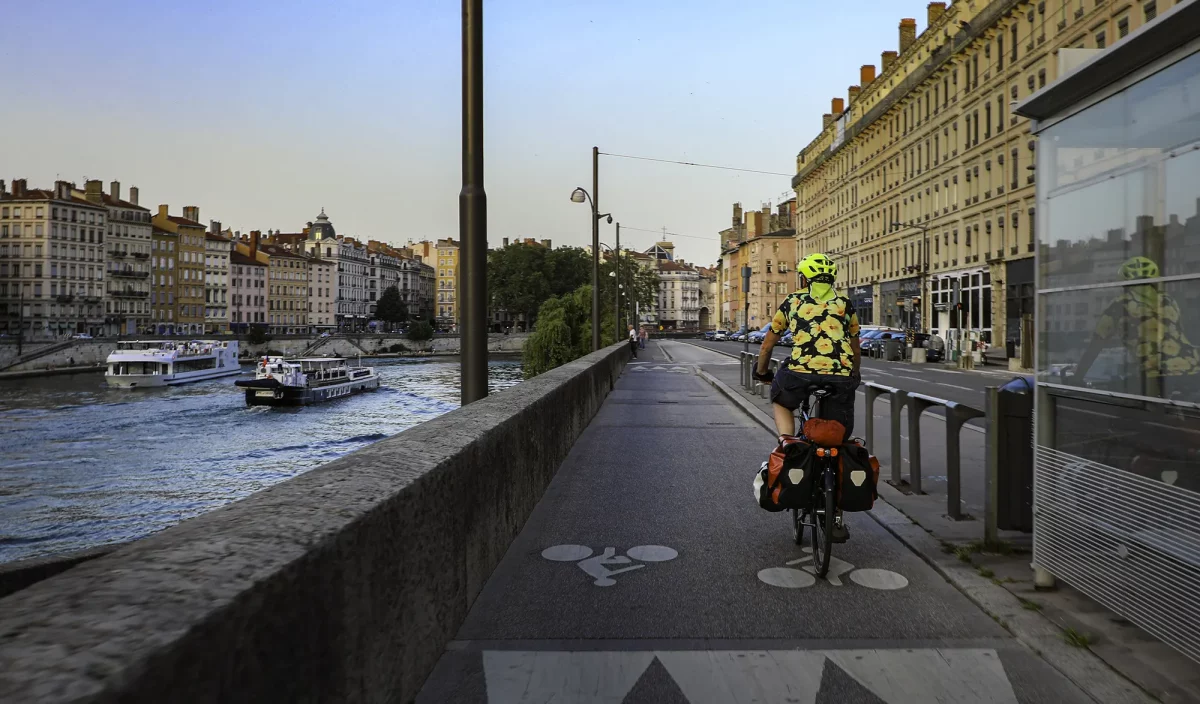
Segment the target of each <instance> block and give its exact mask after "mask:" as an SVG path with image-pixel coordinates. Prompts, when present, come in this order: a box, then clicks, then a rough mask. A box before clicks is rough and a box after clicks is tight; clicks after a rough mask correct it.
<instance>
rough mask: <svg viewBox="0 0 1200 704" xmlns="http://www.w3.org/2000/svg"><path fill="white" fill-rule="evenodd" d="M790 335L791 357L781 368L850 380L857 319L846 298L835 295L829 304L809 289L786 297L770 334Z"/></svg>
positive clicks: (772, 320)
mask: <svg viewBox="0 0 1200 704" xmlns="http://www.w3.org/2000/svg"><path fill="white" fill-rule="evenodd" d="M785 330H786V331H790V332H791V333H792V354H791V356H790V357H788V359H786V360H785V361H784V363H783V366H784V368H786V369H791V370H792V371H796V372H801V373H807V374H833V375H836V376H850V374H851V373H852V372H853V371H854V348H853V347H851V341H852V340H854V339H855V338H857V337H858V315H857V314H856V313H855V312H854V305H853V304H852V303H851V302H850V299H849V298H846V297H845V296H841V295H835V296H834V297H833V298H831V299H829V300H828V301H820V300H818V299H816V298H815V297H814V296H813V295H812V294H811V293H809V291H808V289H800V290H799V291H796V292H795V293H792V294H789V295H788V297H787V298H785V299H784V300H783V303H781V304H780V305H779V310H777V311H776V312H775V317H774V318H772V319H771V331H772V332H774V333H775V334H776V335H782V334H783V333H784V331H785Z"/></svg>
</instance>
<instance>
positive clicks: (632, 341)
mask: <svg viewBox="0 0 1200 704" xmlns="http://www.w3.org/2000/svg"><path fill="white" fill-rule="evenodd" d="M629 351H630V352H632V353H633V358H634V359H637V351H638V333H637V330H634V329H633V326H632V325H630V326H629Z"/></svg>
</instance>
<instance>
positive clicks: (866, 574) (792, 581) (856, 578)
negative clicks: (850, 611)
mask: <svg viewBox="0 0 1200 704" xmlns="http://www.w3.org/2000/svg"><path fill="white" fill-rule="evenodd" d="M804 552H806V553H808V554H807V555H806V556H805V557H801V558H799V559H796V560H791V561H789V562H786V563H784V564H787V565H799V564H801V563H803V562H810V563H811V562H812V561H813V556H812V548H810V547H806V548H804ZM816 575H817V568H816V566H815V565H811V564H808V565H804V566H803V567H801V568H799V569H796V568H794V567H768V568H767V569H765V570H759V572H758V578H759V579H760V580H762V581H763V582H765V583H767V584H769V585H771V586H772V587H783V588H784V589H802V588H804V587H811V586H813V585H814V584H816V583H817V577H816ZM842 575H846V576H847V578H848V579H849V580H850V581H851V582H854V583H855V584H857V585H859V586H860V587H866V588H868V589H881V590H884V591H891V590H894V589H903V588H905V587H907V586H908V579H907V578H906V577H905V576H904V575H902V574H899V573H898V572H893V571H891V570H880V569H874V568H870V567H867V568H863V569H855V567H854V565H852V564H850V563H849V562H846V561H845V560H839V559H837V558H836V557H833V556H830V558H829V572H828V573H826V575H825V581H827V582H829V583H830V584H831V585H833V586H835V587H840V586H843V583H842Z"/></svg>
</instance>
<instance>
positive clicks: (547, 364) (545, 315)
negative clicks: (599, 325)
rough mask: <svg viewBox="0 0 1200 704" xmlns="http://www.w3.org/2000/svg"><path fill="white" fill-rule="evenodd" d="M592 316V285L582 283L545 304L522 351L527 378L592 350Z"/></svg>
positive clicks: (523, 368)
mask: <svg viewBox="0 0 1200 704" xmlns="http://www.w3.org/2000/svg"><path fill="white" fill-rule="evenodd" d="M591 317H592V287H591V286H580V287H579V288H578V289H576V290H575V291H573V292H571V293H568V294H564V295H562V296H556V297H554V298H550V299H549V300H547V301H546V302H545V303H543V304H542V307H541V308H540V309H539V310H538V318H537V326H536V327H535V328H534V331H533V334H532V335H530V336H529V339H528V340H526V341H525V347H524V349H523V350H522V353H521V358H522V359H521V362H522V370H523V373H524V375H525V378H526V379H529V378H532V377H535V376H537V375H538V374H541V373H543V372H548V371H550V370H551V369H554V368H555V367H560V366H562V365H564V364H566V363H567V362H571V361H573V360H576V359H578V358H580V357H582V356H583V355H585V354H587V353H588V352H590V351H591V346H592V320H591Z"/></svg>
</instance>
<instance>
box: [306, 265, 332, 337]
mask: <svg viewBox="0 0 1200 704" xmlns="http://www.w3.org/2000/svg"><path fill="white" fill-rule="evenodd" d="M307 256H308V276H309V293H308V322H309V324H310V325H311V326H312V329H313V331H314V332H333V331H335V330H337V321H336V320H334V314H335V311H336V310H337V264H336V263H335V262H332V261H330V260H328V259H322V258H320V257H317V256H313V255H311V254H309V255H307Z"/></svg>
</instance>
